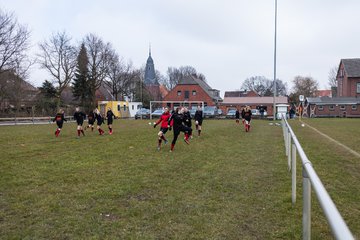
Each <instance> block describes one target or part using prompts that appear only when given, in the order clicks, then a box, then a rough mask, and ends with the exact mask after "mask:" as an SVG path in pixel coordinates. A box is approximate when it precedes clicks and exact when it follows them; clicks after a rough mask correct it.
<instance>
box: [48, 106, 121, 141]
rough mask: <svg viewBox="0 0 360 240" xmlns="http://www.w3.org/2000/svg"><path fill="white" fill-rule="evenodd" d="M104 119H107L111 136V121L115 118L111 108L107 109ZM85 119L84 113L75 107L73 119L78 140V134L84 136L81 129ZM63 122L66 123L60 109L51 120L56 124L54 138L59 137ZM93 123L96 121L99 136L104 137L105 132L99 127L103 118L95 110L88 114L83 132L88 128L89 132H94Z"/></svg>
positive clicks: (62, 111)
mask: <svg viewBox="0 0 360 240" xmlns="http://www.w3.org/2000/svg"><path fill="white" fill-rule="evenodd" d="M106 117H107V125H108V128H109V134H110V135H111V134H112V133H113V130H112V123H113V119H114V117H115V115H114V113H113V112H112V111H111V108H108V111H107V112H106ZM85 118H86V115H85V113H83V112H82V111H80V108H79V107H76V109H75V113H74V119H75V120H76V123H77V137H78V138H79V137H80V133H82V135H83V136H85V132H84V128H83V124H84V120H85ZM64 121H65V122H66V121H67V120H66V119H65V117H64V110H62V109H60V111H59V112H58V113H57V114H56V116H55V118H54V119H53V122H56V125H57V129H56V131H55V136H56V137H58V136H59V134H60V131H61V129H62V127H63V123H64ZM95 121H96V128H97V130H98V131H99V134H100V135H104V133H105V131H104V130H102V129H101V125H102V124H103V123H104V118H103V116H102V115H101V113H100V111H99V110H98V109H97V108H95V110H93V111H90V112H89V114H88V126H86V127H85V130H86V129H88V128H91V131H94V125H95Z"/></svg>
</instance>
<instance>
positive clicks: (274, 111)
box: [273, 0, 277, 121]
mask: <svg viewBox="0 0 360 240" xmlns="http://www.w3.org/2000/svg"><path fill="white" fill-rule="evenodd" d="M276 31H277V0H275V35H274V106H273V114H274V121H275V120H276Z"/></svg>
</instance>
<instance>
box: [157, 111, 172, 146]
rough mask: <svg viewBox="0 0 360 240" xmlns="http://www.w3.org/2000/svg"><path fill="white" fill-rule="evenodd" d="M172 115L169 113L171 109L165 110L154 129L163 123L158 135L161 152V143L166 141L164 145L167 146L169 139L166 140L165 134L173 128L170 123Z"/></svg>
mask: <svg viewBox="0 0 360 240" xmlns="http://www.w3.org/2000/svg"><path fill="white" fill-rule="evenodd" d="M170 116H171V115H170V113H169V109H168V108H165V110H164V113H163V114H162V115H161V116H160V119H159V120H157V121H156V123H155V124H154V128H156V126H157V125H159V124H160V123H161V126H160V131H159V133H158V137H159V138H158V147H157V149H158V151H160V149H161V142H162V140H164V143H165V144H167V142H168V141H167V139H166V138H165V134H166V132H167V131H168V130H169V128H170V127H171V126H170V125H169V123H168V121H169V118H170Z"/></svg>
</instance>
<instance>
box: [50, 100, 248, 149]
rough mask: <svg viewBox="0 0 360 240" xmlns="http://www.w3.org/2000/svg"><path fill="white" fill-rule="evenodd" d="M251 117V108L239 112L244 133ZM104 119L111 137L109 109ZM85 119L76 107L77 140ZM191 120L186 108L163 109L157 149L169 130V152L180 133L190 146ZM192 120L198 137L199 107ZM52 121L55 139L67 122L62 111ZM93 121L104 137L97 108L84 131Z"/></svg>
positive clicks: (100, 116)
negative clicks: (171, 135) (172, 134)
mask: <svg viewBox="0 0 360 240" xmlns="http://www.w3.org/2000/svg"><path fill="white" fill-rule="evenodd" d="M251 115H252V113H251V108H250V107H249V106H245V107H244V108H243V109H242V111H241V118H242V123H243V124H244V127H245V131H246V132H249V131H250V121H251ZM106 117H107V125H108V128H109V134H110V135H111V134H112V133H113V130H112V123H113V119H114V117H115V115H114V113H113V112H112V111H111V109H110V108H108V111H107V112H106ZM85 118H86V115H85V113H83V112H81V111H80V109H79V107H77V108H76V110H75V113H74V119H75V120H76V123H77V137H78V138H79V137H80V133H82V135H83V136H85V132H84V129H83V123H84V119H85ZM235 119H236V123H237V124H240V112H239V110H238V109H236V113H235ZM191 120H192V118H191V114H190V112H189V110H188V109H187V108H186V107H177V108H176V109H175V110H174V111H173V112H172V113H171V114H170V112H169V109H168V108H165V109H164V113H163V114H162V115H161V116H160V118H159V120H158V121H156V123H155V124H154V128H156V126H157V125H159V124H161V125H160V131H159V133H158V145H157V149H158V150H160V149H161V144H162V141H164V143H165V144H167V142H168V140H167V139H166V138H165V134H166V133H167V131H171V130H173V131H174V136H173V140H172V142H171V147H170V152H172V151H173V150H174V147H175V144H176V141H177V139H178V137H179V135H180V133H181V132H183V133H184V141H185V143H186V144H190V141H189V139H191V138H192V132H193V131H192V128H191V125H192V124H191ZM194 120H195V127H196V131H197V134H198V136H199V137H200V135H201V126H202V122H203V111H202V109H201V107H200V106H199V107H198V108H197V110H196V112H195V116H194ZM53 121H54V122H55V121H56V124H57V126H58V128H57V130H56V131H55V136H56V137H57V136H59V134H60V131H61V129H62V126H63V123H64V121H67V120H66V119H65V117H64V111H63V110H60V111H59V113H57V114H56V116H55V118H54V120H53ZM95 121H96V122H97V124H96V125H97V126H96V128H97V129H98V131H99V134H100V135H104V133H105V131H104V130H102V129H101V125H102V124H103V123H104V118H103V116H102V115H101V113H100V111H99V110H98V109H97V108H96V109H95V110H93V111H90V112H89V114H88V126H86V128H85V130H86V129H87V128H91V131H93V130H94V124H95Z"/></svg>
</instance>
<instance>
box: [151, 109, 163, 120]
mask: <svg viewBox="0 0 360 240" xmlns="http://www.w3.org/2000/svg"><path fill="white" fill-rule="evenodd" d="M163 113H164V110H163V109H161V108H159V109H156V110H155V111H153V113H152V114H151V117H152V118H160V116H161V115H162V114H163Z"/></svg>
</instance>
